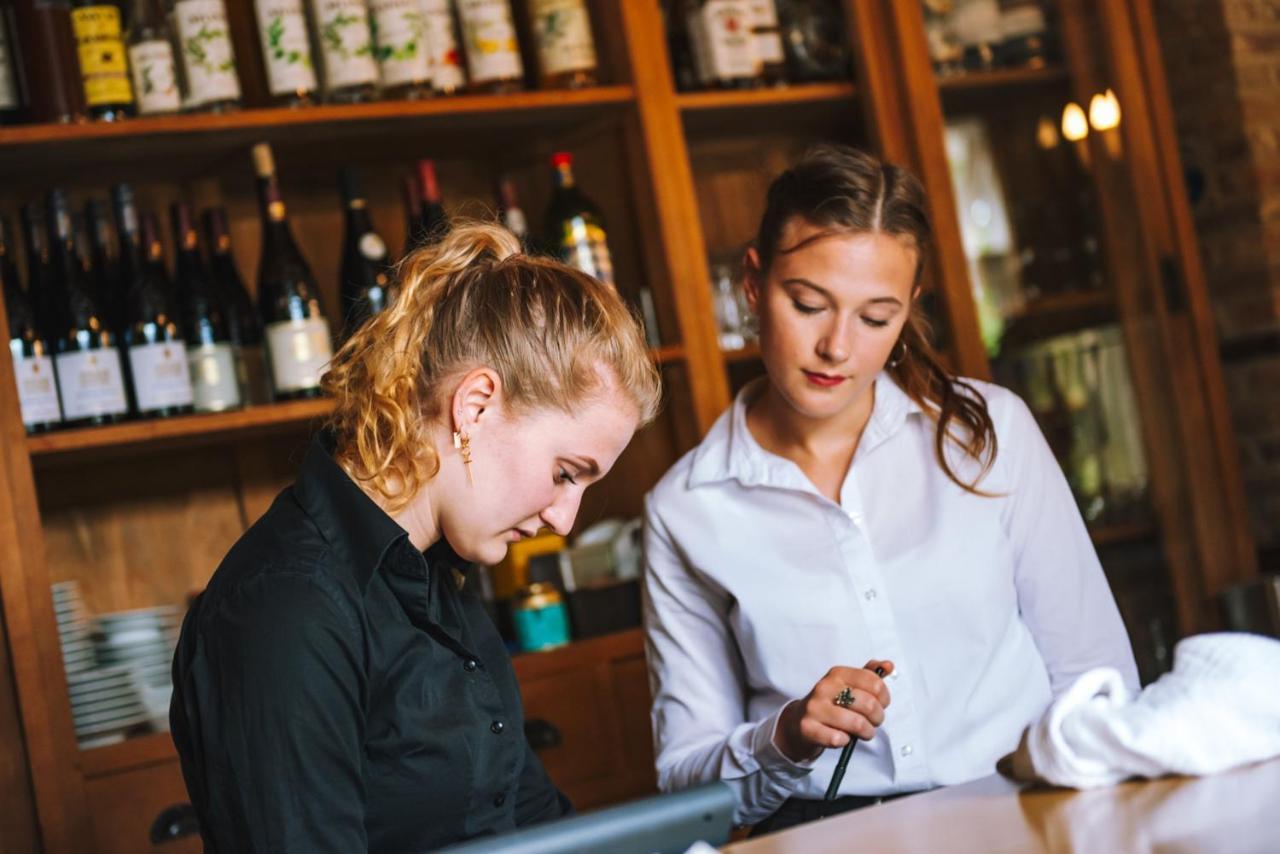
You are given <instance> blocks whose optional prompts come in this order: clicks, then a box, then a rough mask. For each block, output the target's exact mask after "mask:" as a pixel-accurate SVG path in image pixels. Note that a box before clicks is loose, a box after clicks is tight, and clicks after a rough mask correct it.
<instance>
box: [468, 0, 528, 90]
mask: <svg viewBox="0 0 1280 854" xmlns="http://www.w3.org/2000/svg"><path fill="white" fill-rule="evenodd" d="M456 6H457V9H458V22H459V23H460V24H461V27H462V43H463V49H464V51H465V52H466V55H467V73H468V75H469V76H470V78H471V89H472V90H473V91H476V92H518V91H520V89H522V88H524V63H523V62H522V61H521V60H520V44H519V42H518V40H517V38H516V25H515V21H514V20H513V19H512V17H511V3H510V2H509V0H457V2H456Z"/></svg>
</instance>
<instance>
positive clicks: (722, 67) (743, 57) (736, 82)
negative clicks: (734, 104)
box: [686, 0, 761, 89]
mask: <svg viewBox="0 0 1280 854" xmlns="http://www.w3.org/2000/svg"><path fill="white" fill-rule="evenodd" d="M686 14H687V16H688V29H689V38H690V40H691V41H692V43H693V59H694V64H695V66H696V67H697V69H698V79H699V80H700V82H701V83H702V85H703V86H711V87H719V88H725V89H735V88H744V87H748V86H754V85H756V84H758V83H759V82H760V72H761V65H760V58H759V56H758V55H757V54H756V43H755V38H754V36H753V34H752V32H751V11H750V9H749V8H748V6H747V3H746V2H745V0H690V2H689V3H688V4H687V12H686Z"/></svg>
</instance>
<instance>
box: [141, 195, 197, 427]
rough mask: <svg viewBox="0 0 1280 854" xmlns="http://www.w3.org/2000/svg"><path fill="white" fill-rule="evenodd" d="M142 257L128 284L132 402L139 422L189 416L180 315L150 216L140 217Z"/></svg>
mask: <svg viewBox="0 0 1280 854" xmlns="http://www.w3.org/2000/svg"><path fill="white" fill-rule="evenodd" d="M139 223H140V225H141V228H142V247H143V251H144V252H145V255H144V257H143V259H142V267H141V270H140V272H139V273H138V274H137V275H136V276H135V277H134V279H133V280H132V281H131V282H129V297H128V303H127V306H126V313H125V326H124V345H125V350H126V352H127V353H128V354H129V373H130V375H131V376H132V378H133V391H134V402H135V404H136V408H137V411H138V414H139V415H140V416H142V417H143V418H168V417H171V416H174V415H185V414H187V413H189V412H191V411H193V403H194V395H193V394H192V391H191V372H190V369H189V368H188V367H187V348H186V342H185V341H184V340H183V336H182V327H181V325H180V324H181V321H180V312H179V311H178V307H177V305H176V304H175V303H176V301H175V300H174V294H173V286H172V285H171V284H170V283H169V276H168V273H166V271H165V268H164V245H163V244H162V243H161V242H160V229H159V226H158V224H157V223H156V218H155V215H154V214H152V213H150V212H146V213H143V214H142V216H141V217H140V218H139Z"/></svg>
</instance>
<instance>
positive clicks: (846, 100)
mask: <svg viewBox="0 0 1280 854" xmlns="http://www.w3.org/2000/svg"><path fill="white" fill-rule="evenodd" d="M857 96H858V89H857V87H856V86H855V85H854V84H853V83H848V82H839V83H805V84H800V85H797V86H780V87H776V88H769V89H728V90H724V91H711V92H684V93H681V94H680V95H677V96H676V103H677V105H678V107H679V109H680V117H681V119H682V120H683V123H684V128H685V132H686V133H687V134H688V135H689V136H690V137H691V138H706V137H712V138H719V137H723V136H726V135H727V136H730V137H734V138H755V137H757V136H758V135H759V133H760V132H761V131H776V130H778V129H781V128H786V129H788V130H795V129H797V128H805V129H808V130H810V131H812V132H814V133H817V134H819V135H820V136H822V137H823V138H833V139H845V138H849V136H850V133H852V131H851V130H849V128H851V127H853V126H856V125H857V123H858V122H859V121H860V120H861V112H860V110H859V109H858V102H857Z"/></svg>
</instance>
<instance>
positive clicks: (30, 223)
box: [18, 202, 57, 341]
mask: <svg viewBox="0 0 1280 854" xmlns="http://www.w3.org/2000/svg"><path fill="white" fill-rule="evenodd" d="M18 216H19V220H20V222H21V223H22V248H23V251H24V252H25V254H26V256H27V293H29V294H30V295H31V308H32V309H33V310H34V311H35V313H36V325H37V326H39V327H40V329H41V331H42V332H44V334H45V335H46V336H48V335H50V334H51V333H52V331H53V330H54V329H56V328H57V323H56V317H55V314H54V311H53V303H52V299H53V296H52V292H51V284H50V280H51V277H52V275H53V273H52V270H51V268H50V266H49V265H50V259H49V232H48V231H47V230H46V229H45V219H44V211H43V210H41V208H40V206H39V205H34V204H32V203H30V202H24V203H23V204H22V207H21V208H20V209H19V214H18ZM46 340H48V341H52V339H50V338H46Z"/></svg>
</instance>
